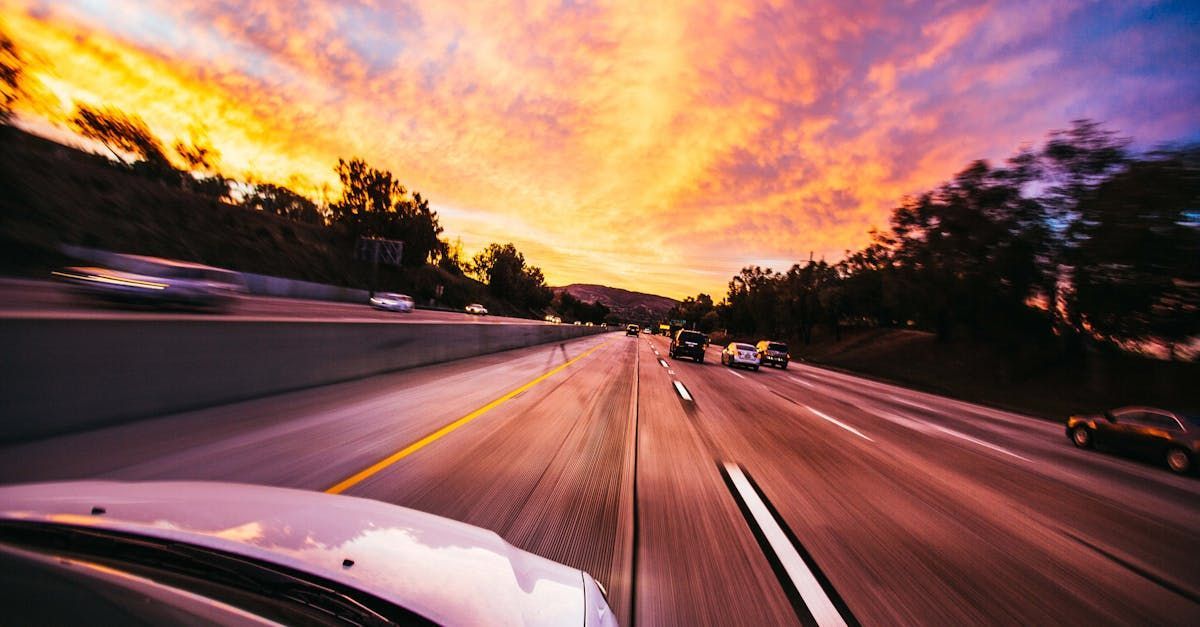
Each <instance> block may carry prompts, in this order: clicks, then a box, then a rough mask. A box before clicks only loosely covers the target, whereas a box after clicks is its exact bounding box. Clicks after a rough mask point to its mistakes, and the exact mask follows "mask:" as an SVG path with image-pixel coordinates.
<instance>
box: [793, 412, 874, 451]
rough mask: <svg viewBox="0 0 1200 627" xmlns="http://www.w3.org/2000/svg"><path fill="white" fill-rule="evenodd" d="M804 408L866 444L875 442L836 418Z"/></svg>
mask: <svg viewBox="0 0 1200 627" xmlns="http://www.w3.org/2000/svg"><path fill="white" fill-rule="evenodd" d="M804 408H805V409H807V410H808V411H811V412H812V413H814V414H816V415H817V417H819V418H823V419H825V420H827V421H829V422H831V423H833V424H835V425H837V426H839V427H841V428H843V429H845V430H846V431H849V432H850V433H853V434H854V435H857V436H858V437H860V438H862V439H864V440H866V441H868V442H874V441H875V440H872V439H871V438H868V437H867V436H865V435H863V433H862V431H859V430H858V429H855V428H854V427H851V426H850V425H848V424H846V423H844V422H842V421H841V420H838V419H837V418H834V417H833V416H830V415H828V414H825V413H822V412H819V411H817V410H815V409H813V408H812V407H809V406H808V405H805V406H804Z"/></svg>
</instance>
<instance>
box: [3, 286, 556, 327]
mask: <svg viewBox="0 0 1200 627" xmlns="http://www.w3.org/2000/svg"><path fill="white" fill-rule="evenodd" d="M0 318H88V319H109V320H111V319H145V320H242V321H246V320H292V321H314V322H360V321H369V322H380V321H386V322H398V323H418V322H420V323H427V322H450V323H455V322H462V323H481V322H483V323H492V324H545V322H543V321H541V320H529V319H526V318H506V317H503V316H475V315H471V314H468V313H466V312H459V311H437V310H426V309H417V310H416V311H413V312H410V313H399V312H395V311H381V310H378V309H375V308H373V307H371V306H370V305H368V304H367V303H361V304H359V303H342V302H331V301H323V300H305V299H299V298H273V297H269V296H238V297H236V298H235V299H234V302H233V303H232V305H231V306H230V307H229V308H228V309H227V310H226V311H222V312H219V313H216V312H196V311H187V310H170V309H153V308H146V307H142V308H138V307H129V306H118V305H114V304H106V303H104V302H102V301H99V300H96V299H94V298H88V297H85V296H81V295H79V294H76V293H74V292H73V291H72V290H71V289H70V288H69V287H68V286H67V285H65V284H62V283H57V282H54V281H35V280H26V279H3V280H0Z"/></svg>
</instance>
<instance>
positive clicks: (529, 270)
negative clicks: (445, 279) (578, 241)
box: [470, 244, 607, 313]
mask: <svg viewBox="0 0 1200 627" xmlns="http://www.w3.org/2000/svg"><path fill="white" fill-rule="evenodd" d="M470 272H471V273H472V274H474V275H475V276H476V277H477V278H478V279H479V280H480V281H483V282H484V283H486V284H487V286H488V290H489V291H491V293H492V294H493V295H495V296H496V297H497V298H501V299H503V300H507V301H508V302H510V303H512V304H514V305H516V306H518V307H521V308H524V309H528V310H530V311H538V312H540V311H542V310H543V309H545V308H546V306H548V305H549V304H550V301H551V299H552V297H553V294H552V293H551V291H550V288H548V287H546V279H545V277H544V276H543V275H542V270H541V268H538V267H536V266H527V265H526V264H525V255H523V254H521V252H520V251H518V250H517V248H516V246H513V245H512V244H504V245H501V244H489V245H488V247H487V248H485V249H483V250H482V251H480V252H479V254H477V255H475V257H474V258H472V260H471V265H470ZM606 313H607V312H606Z"/></svg>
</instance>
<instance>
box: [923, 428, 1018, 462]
mask: <svg viewBox="0 0 1200 627" xmlns="http://www.w3.org/2000/svg"><path fill="white" fill-rule="evenodd" d="M930 426H932V427H933V428H934V429H937V430H938V431H941V432H942V433H945V434H946V435H949V436H953V437H956V438H960V439H962V440H966V441H967V442H971V443H972V444H978V445H979V446H982V447H984V448H988V449H991V450H993V451H996V452H997V453H1004V454H1005V455H1011V456H1013V457H1016V458H1017V459H1019V460H1021V461H1026V462H1027V461H1029V458H1028V457H1022V456H1021V455H1017V454H1016V453H1014V452H1012V451H1010V450H1008V449H1006V448H1004V447H1001V446H996V445H995V444H992V443H991V442H984V441H983V440H980V439H979V438H975V437H971V436H969V435H967V434H965V433H960V432H958V431H955V430H953V429H947V428H946V427H943V426H941V425H930Z"/></svg>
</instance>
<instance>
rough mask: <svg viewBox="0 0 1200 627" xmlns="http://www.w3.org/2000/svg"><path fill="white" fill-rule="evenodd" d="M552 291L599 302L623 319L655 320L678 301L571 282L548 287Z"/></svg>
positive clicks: (589, 301)
mask: <svg viewBox="0 0 1200 627" xmlns="http://www.w3.org/2000/svg"><path fill="white" fill-rule="evenodd" d="M550 289H552V290H554V293H556V294H557V293H558V292H562V291H566V292H567V293H568V294H570V295H571V296H574V297H575V298H578V299H579V300H581V301H583V302H585V303H594V302H597V301H599V302H601V303H603V304H604V306H605V307H608V308H609V309H611V310H612V312H613V313H615V314H617V315H618V316H621V318H622V319H624V320H632V321H635V322H644V323H645V322H656V321H660V320H663V319H664V318H666V316H667V311H669V310H670V309H671V308H672V307H674V306H675V305H676V304H677V303H678V302H679V301H677V300H675V299H673V298H667V297H666V296H657V295H655V294H644V293H642V292H631V291H629V290H623V289H621V288H618V287H608V286H607V285H592V284H588V283H572V284H571V285H565V286H563V287H553V288H550Z"/></svg>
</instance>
